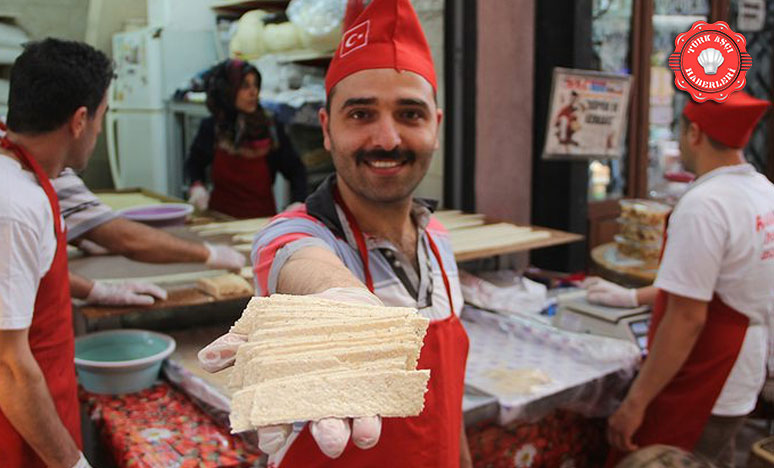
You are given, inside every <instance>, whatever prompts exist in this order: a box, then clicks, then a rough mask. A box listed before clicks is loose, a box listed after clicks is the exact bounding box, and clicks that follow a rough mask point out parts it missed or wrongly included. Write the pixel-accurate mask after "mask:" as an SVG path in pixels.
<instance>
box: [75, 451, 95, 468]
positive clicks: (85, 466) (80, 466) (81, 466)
mask: <svg viewBox="0 0 774 468" xmlns="http://www.w3.org/2000/svg"><path fill="white" fill-rule="evenodd" d="M78 455H80V457H79V458H78V461H77V462H75V465H73V466H72V468H91V465H90V464H89V461H88V460H86V457H85V456H84V455H83V452H78Z"/></svg>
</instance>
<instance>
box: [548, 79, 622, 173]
mask: <svg viewBox="0 0 774 468" xmlns="http://www.w3.org/2000/svg"><path fill="white" fill-rule="evenodd" d="M630 89H631V76H629V75H623V74H615V73H603V72H596V71H590V70H573V69H569V68H559V67H557V68H554V72H553V82H552V87H551V97H550V100H549V110H548V118H549V121H548V125H546V140H545V145H544V146H543V159H612V158H620V157H621V156H623V154H624V141H625V139H626V138H625V137H626V128H627V120H628V115H629V114H628V110H629V90H630Z"/></svg>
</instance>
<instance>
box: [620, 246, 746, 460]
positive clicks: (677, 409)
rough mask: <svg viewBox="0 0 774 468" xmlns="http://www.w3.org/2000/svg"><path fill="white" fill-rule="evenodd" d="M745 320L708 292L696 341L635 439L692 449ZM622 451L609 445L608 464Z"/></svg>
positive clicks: (661, 298) (657, 314)
mask: <svg viewBox="0 0 774 468" xmlns="http://www.w3.org/2000/svg"><path fill="white" fill-rule="evenodd" d="M664 245H666V232H665V233H664ZM662 255H663V251H662ZM668 297H669V293H666V292H664V291H659V292H658V296H657V297H656V303H655V304H654V307H653V318H652V319H651V323H650V329H649V330H648V343H649V346H650V345H652V344H653V341H654V338H655V334H656V331H657V330H658V326H659V323H660V322H661V320H662V319H663V317H664V312H665V311H666V305H667V299H668ZM748 324H749V318H748V317H747V316H745V315H744V314H741V313H740V312H738V311H736V310H734V309H733V308H731V307H729V306H728V305H726V304H725V303H724V302H723V301H722V300H721V299H720V298H719V297H718V296H717V295H715V296H714V297H713V298H712V301H710V303H709V304H708V307H707V321H706V323H705V324H704V328H703V329H702V331H701V334H700V335H699V338H698V339H697V340H696V344H695V345H694V346H693V349H692V350H691V353H690V354H689V355H688V358H687V359H686V361H685V363H684V364H683V367H681V368H680V370H679V371H677V374H676V375H675V376H674V377H673V378H672V380H671V381H670V382H669V383H668V384H667V386H666V387H664V389H663V390H662V391H661V393H659V394H658V395H657V396H656V398H654V399H653V401H652V402H651V403H650V405H648V408H647V410H646V411H645V418H644V419H643V422H642V425H641V426H640V428H639V429H638V430H637V432H636V433H635V434H634V437H633V442H634V444H635V445H637V446H639V447H647V446H649V445H654V444H666V445H672V446H675V447H680V448H682V449H683V450H686V451H689V452H691V451H693V448H694V446H695V445H696V443H697V442H698V441H699V438H700V437H701V434H702V431H703V430H704V426H705V424H706V423H707V420H708V419H709V417H710V415H711V413H712V408H713V407H714V406H715V402H716V401H717V399H718V396H720V392H721V391H722V390H723V386H724V385H725V383H726V380H727V379H728V375H729V374H730V373H731V369H732V368H733V367H734V363H736V359H737V357H738V356H739V351H740V350H741V349H742V344H743V342H744V337H745V334H746V333H747V326H748ZM626 455H627V454H626V453H621V452H619V451H617V450H615V449H612V450H611V452H610V455H609V457H608V460H607V466H609V467H612V466H615V464H616V463H617V462H618V461H620V460H621V459H622V458H623V457H625V456H626Z"/></svg>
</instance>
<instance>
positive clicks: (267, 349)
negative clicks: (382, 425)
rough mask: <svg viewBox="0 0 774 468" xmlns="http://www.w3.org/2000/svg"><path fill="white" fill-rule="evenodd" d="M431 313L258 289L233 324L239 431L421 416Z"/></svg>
mask: <svg viewBox="0 0 774 468" xmlns="http://www.w3.org/2000/svg"><path fill="white" fill-rule="evenodd" d="M427 326H428V319H426V318H424V317H421V316H420V315H418V314H417V311H416V310H415V309H412V308H406V307H384V306H371V305H359V304H351V303H344V302H336V301H329V300H324V299H318V298H315V297H308V296H291V295H282V294H275V295H272V296H270V297H254V298H252V299H251V300H250V302H249V304H248V305H247V308H246V309H245V310H244V312H243V313H242V317H241V318H240V319H239V320H237V321H236V323H235V324H234V325H233V326H232V327H231V332H233V333H240V334H243V335H246V336H248V337H249V339H248V341H247V342H246V343H245V344H242V345H241V346H240V347H239V350H238V352H237V355H236V362H235V364H234V369H233V371H232V373H231V375H230V382H229V385H230V386H231V387H232V388H234V389H235V390H236V391H235V393H234V394H233V398H232V401H231V429H232V432H242V431H246V430H250V429H255V428H257V427H262V426H270V425H275V424H287V423H293V422H296V421H315V420H319V419H323V418H328V417H336V418H352V417H364V416H375V415H379V416H382V417H408V416H416V415H418V414H419V413H421V412H422V409H423V407H424V394H425V392H426V391H427V381H428V379H429V378H430V371H429V370H416V366H417V361H418V359H419V353H420V350H421V348H422V343H423V340H424V336H425V333H426V331H427Z"/></svg>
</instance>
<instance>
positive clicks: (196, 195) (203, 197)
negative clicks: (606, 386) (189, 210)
mask: <svg viewBox="0 0 774 468" xmlns="http://www.w3.org/2000/svg"><path fill="white" fill-rule="evenodd" d="M188 203H190V204H192V205H193V206H195V207H196V209H197V210H199V211H204V210H206V209H207V207H208V206H209V204H210V192H208V191H207V189H206V188H204V185H202V184H201V183H200V182H195V183H194V184H193V185H191V188H190V189H188Z"/></svg>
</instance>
